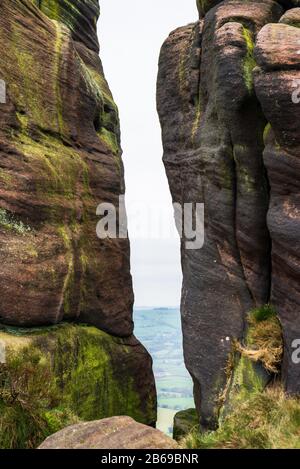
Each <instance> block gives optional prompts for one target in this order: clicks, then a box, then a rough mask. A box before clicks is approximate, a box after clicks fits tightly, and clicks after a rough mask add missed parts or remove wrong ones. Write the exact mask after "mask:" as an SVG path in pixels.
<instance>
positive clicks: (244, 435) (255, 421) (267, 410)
mask: <svg viewBox="0 0 300 469" xmlns="http://www.w3.org/2000/svg"><path fill="white" fill-rule="evenodd" d="M180 446H181V447H182V448H188V449H208V448H216V449H277V448H278V449H289V448H294V449H299V448H300V398H296V397H294V398H292V397H288V396H287V395H286V394H285V393H284V392H283V390H282V389H281V388H280V387H279V386H277V387H271V388H268V389H266V390H265V391H264V392H263V393H255V394H253V395H252V396H251V397H250V398H249V399H247V400H245V401H241V402H239V403H238V404H237V406H236V407H235V409H234V410H233V412H231V413H230V414H229V415H227V416H226V417H225V418H224V420H223V422H222V423H221V425H220V427H219V429H218V430H216V431H214V432H209V433H199V432H198V431H194V432H192V433H190V434H189V435H188V436H186V437H185V438H184V439H182V440H181V442H180Z"/></svg>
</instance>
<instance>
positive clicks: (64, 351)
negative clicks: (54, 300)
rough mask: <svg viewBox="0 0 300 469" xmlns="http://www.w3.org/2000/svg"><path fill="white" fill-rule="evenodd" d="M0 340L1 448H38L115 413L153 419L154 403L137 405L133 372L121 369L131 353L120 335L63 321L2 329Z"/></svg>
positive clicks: (137, 397)
mask: <svg viewBox="0 0 300 469" xmlns="http://www.w3.org/2000/svg"><path fill="white" fill-rule="evenodd" d="M0 344H1V347H2V351H3V348H4V350H5V363H2V364H1V365H0V409H1V414H0V447H1V448H33V447H36V446H37V445H38V444H39V443H40V442H41V441H43V440H44V439H45V437H47V436H48V435H50V434H52V433H53V432H55V431H58V430H59V429H61V428H63V427H65V426H66V425H68V424H71V423H74V422H75V421H78V420H85V421H86V420H96V419H101V418H105V417H110V416H113V415H129V416H131V417H133V418H134V419H136V420H137V421H139V422H143V423H148V422H150V421H152V420H151V419H153V416H152V415H151V412H153V406H152V403H150V402H149V403H148V404H149V405H148V406H147V403H141V399H140V396H139V392H138V390H137V389H136V383H134V380H133V377H132V374H131V373H130V372H129V371H128V369H127V368H126V370H125V369H124V367H122V363H123V362H125V361H126V362H127V360H128V354H130V353H131V352H132V351H131V349H130V346H127V345H126V344H125V342H124V340H122V339H118V338H114V337H111V336H109V335H108V334H106V333H104V332H102V331H100V330H98V329H96V328H94V327H89V326H84V325H72V324H61V325H58V326H53V327H48V328H41V329H40V328H34V329H28V330H26V329H19V328H11V327H10V328H5V329H3V331H2V332H0ZM2 356H3V353H2ZM122 370H124V372H122ZM145 404H146V405H145ZM145 408H146V409H148V412H149V413H148V414H147V412H145V410H144V409H145ZM154 420H155V418H154Z"/></svg>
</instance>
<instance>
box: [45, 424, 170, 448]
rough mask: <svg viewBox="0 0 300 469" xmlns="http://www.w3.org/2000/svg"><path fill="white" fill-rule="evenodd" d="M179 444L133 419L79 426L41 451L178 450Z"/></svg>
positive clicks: (57, 435)
mask: <svg viewBox="0 0 300 469" xmlns="http://www.w3.org/2000/svg"><path fill="white" fill-rule="evenodd" d="M176 448H179V446H178V445H177V443H176V442H175V441H174V440H172V439H171V438H169V437H168V436H166V435H164V434H163V433H162V432H160V431H159V430H155V429H154V428H151V427H147V426H146V425H142V424H140V423H137V422H135V421H134V420H133V419H132V418H130V417H112V418H108V419H103V420H98V421H95V422H88V423H87V422H86V423H79V424H77V425H72V426H71V427H67V428H65V429H64V430H61V431H60V432H58V433H55V434H54V435H52V436H50V437H49V438H47V439H46V440H45V441H44V443H42V444H41V445H40V446H39V449H176Z"/></svg>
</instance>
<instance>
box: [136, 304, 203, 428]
mask: <svg viewBox="0 0 300 469" xmlns="http://www.w3.org/2000/svg"><path fill="white" fill-rule="evenodd" d="M134 321H135V335H136V336H137V337H138V338H139V339H140V340H141V342H142V343H143V345H144V346H145V347H146V348H147V349H148V351H149V353H150V354H151V356H152V358H153V368H154V374H155V380H156V386H157V393H158V422H157V427H158V428H159V429H160V430H162V431H164V432H165V433H167V434H170V433H171V432H172V426H173V418H174V415H175V413H176V412H178V411H179V410H183V409H188V408H191V407H194V400H193V384H192V380H191V378H190V376H189V374H188V372H187V370H186V368H185V366H184V361H183V350H182V333H181V322H180V312H179V309H161V310H160V309H136V310H135V311H134Z"/></svg>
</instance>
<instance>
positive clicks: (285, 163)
mask: <svg viewBox="0 0 300 469" xmlns="http://www.w3.org/2000/svg"><path fill="white" fill-rule="evenodd" d="M297 5H299V2H291V1H282V2H279V1H278V2H276V1H272V0H265V1H258V0H251V1H248V2H243V1H239V0H228V1H226V0H225V1H222V2H220V1H198V7H199V12H200V21H198V22H196V23H195V24H190V25H188V26H186V27H183V28H179V29H177V30H176V31H174V32H173V33H171V34H170V36H169V38H168V39H167V40H166V42H165V43H164V45H163V47H162V51H161V56H160V61H159V76H158V93H157V95H158V112H159V115H160V120H161V125H162V137H163V145H164V164H165V167H166V172H167V176H168V180H169V185H170V189H171V193H172V198H173V202H176V203H180V204H184V203H191V202H192V203H194V204H196V203H204V204H205V242H204V246H203V248H202V249H200V250H188V249H186V244H185V241H186V240H185V239H183V240H182V269H183V287H182V305H181V312H182V323H183V335H184V351H185V361H186V365H187V368H188V369H189V371H190V373H191V376H192V378H193V381H194V393H195V401H196V406H197V409H198V412H199V414H200V419H201V424H202V426H203V427H204V428H215V427H216V426H217V424H218V414H219V409H220V405H221V404H220V403H221V401H222V399H221V396H222V395H223V393H224V391H225V390H226V389H227V388H228V364H229V361H230V357H231V355H232V350H233V345H232V344H233V343H234V341H236V340H238V341H243V340H244V339H245V336H246V330H247V324H246V317H247V313H248V312H249V311H250V310H251V309H253V308H255V307H260V306H262V305H264V304H267V303H271V304H272V305H273V306H274V307H275V309H276V311H277V313H278V315H279V318H280V320H281V323H282V326H283V334H284V339H285V358H284V362H283V378H284V383H285V386H286V389H287V390H288V391H291V392H294V393H299V392H300V373H299V367H298V368H297V366H296V365H295V364H294V363H293V362H292V359H291V355H292V342H293V340H294V339H298V338H299V337H300V330H299V304H300V291H299V278H300V252H299V242H298V241H297V240H298V239H299V234H300V227H299V221H300V217H299V206H300V205H299V164H298V163H297V155H299V138H300V128H299V125H300V124H299V122H300V121H299V119H298V118H297V116H298V114H299V112H300V111H299V109H300V107H299V106H300V105H299V104H296V103H295V102H293V99H292V96H293V92H294V95H295V94H296V93H295V86H296V80H297V79H298V80H300V70H299V63H300V62H299V55H298V53H297V50H298V49H297V40H298V36H299V30H298V29H297V28H296V26H297V24H298V23H297V22H298V18H299V16H298V15H299V13H298V12H299V9H291V8H292V7H293V6H297ZM298 48H299V47H298ZM293 86H294V88H293ZM298 88H299V85H298Z"/></svg>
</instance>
